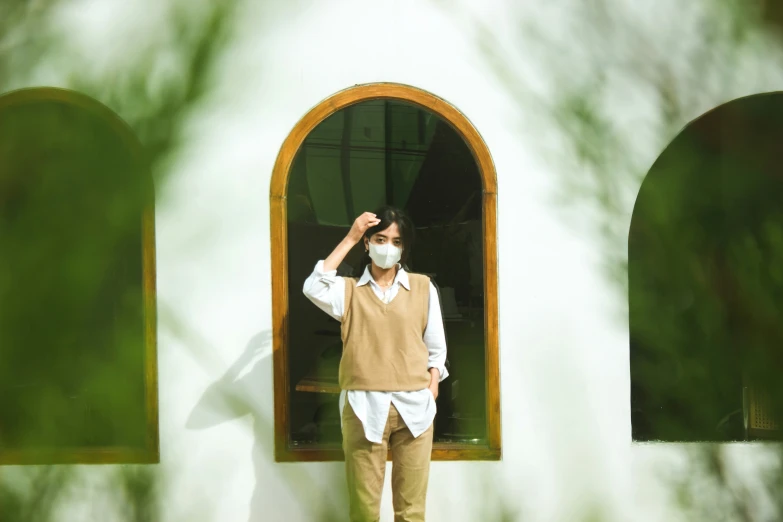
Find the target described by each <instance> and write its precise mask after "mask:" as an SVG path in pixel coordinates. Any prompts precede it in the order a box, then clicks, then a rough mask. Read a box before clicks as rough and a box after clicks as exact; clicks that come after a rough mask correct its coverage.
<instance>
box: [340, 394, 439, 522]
mask: <svg viewBox="0 0 783 522" xmlns="http://www.w3.org/2000/svg"><path fill="white" fill-rule="evenodd" d="M432 434H433V426H432V425H430V427H429V428H427V431H425V432H424V433H422V434H421V435H419V436H418V437H417V438H414V437H413V435H412V434H411V432H410V430H409V429H408V427H407V426H406V425H405V422H404V421H403V420H402V417H401V416H400V414H399V412H398V411H397V408H395V407H394V405H393V404H392V405H391V407H390V408H389V419H388V420H387V421H386V429H385V431H384V433H383V442H382V443H381V444H375V443H373V442H370V441H369V440H367V438H366V437H365V435H364V427H363V426H362V422H361V421H360V420H359V418H358V417H357V416H356V414H355V413H354V412H353V409H352V408H351V404H350V403H349V402H348V401H346V403H345V408H344V409H343V451H344V452H345V471H346V475H347V478H348V494H349V497H350V511H351V522H377V521H378V520H380V511H381V493H382V491H383V480H384V476H385V475H386V459H387V451H388V447H389V446H391V452H392V503H393V505H394V522H423V521H424V508H425V503H426V498H427V483H428V482H429V472H430V458H431V456H432Z"/></svg>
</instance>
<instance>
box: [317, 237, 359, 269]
mask: <svg viewBox="0 0 783 522" xmlns="http://www.w3.org/2000/svg"><path fill="white" fill-rule="evenodd" d="M356 243H358V241H356V240H355V239H354V238H352V237H351V236H345V237H344V238H343V240H342V241H340V243H339V244H338V245H337V246H336V247H335V249H334V250H332V253H331V254H329V257H327V258H326V259H324V271H326V272H329V271H330V270H337V267H338V266H340V263H342V262H343V259H345V256H347V255H348V252H350V251H351V249H352V248H353V247H355V246H356Z"/></svg>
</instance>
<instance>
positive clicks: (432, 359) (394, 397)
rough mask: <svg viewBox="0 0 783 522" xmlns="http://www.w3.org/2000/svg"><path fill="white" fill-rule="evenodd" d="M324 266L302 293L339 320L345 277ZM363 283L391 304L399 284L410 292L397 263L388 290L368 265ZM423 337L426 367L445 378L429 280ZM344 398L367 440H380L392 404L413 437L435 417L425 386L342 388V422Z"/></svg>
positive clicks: (435, 305)
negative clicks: (387, 389) (384, 389)
mask: <svg viewBox="0 0 783 522" xmlns="http://www.w3.org/2000/svg"><path fill="white" fill-rule="evenodd" d="M323 268H324V262H323V261H318V263H317V264H316V265H315V270H314V271H313V273H312V274H311V275H310V277H308V278H307V281H305V284H304V294H305V295H306V296H307V298H308V299H310V300H311V301H312V302H313V303H315V305H316V306H318V308H320V309H321V310H323V311H324V312H326V313H327V314H329V315H330V316H331V317H333V318H335V319H337V320H338V321H340V322H342V318H343V313H344V312H345V279H343V278H342V277H339V276H338V275H337V271H336V270H330V271H329V272H324V269H323ZM366 284H369V285H370V286H371V287H372V289H373V292H374V293H375V295H376V296H377V297H378V299H380V300H382V301H383V302H385V303H390V302H391V301H392V300H393V299H394V298H395V296H396V295H397V292H398V291H399V289H400V286H402V287H403V288H405V289H406V290H408V291H410V283H409V282H408V274H407V272H405V270H404V269H403V268H402V266H400V265H399V264H398V265H397V275H396V276H395V277H394V281H393V282H392V285H391V287H389V289H388V290H386V291H383V290H382V289H381V287H379V286H378V284H377V283H376V282H375V280H374V279H373V278H372V274H371V273H370V268H369V266H368V267H367V268H365V270H364V273H363V274H362V277H361V278H359V280H358V281H357V283H356V286H357V287H358V286H362V285H366ZM423 340H424V344H425V345H426V346H427V350H428V352H429V363H428V368H437V369H438V372H440V380H441V381H442V380H443V379H445V378H446V377H448V371H447V370H446V367H445V364H446V335H445V333H444V331H443V319H442V317H441V311H440V302H439V300H438V292H437V290H436V289H435V286H434V285H433V284H432V283H430V301H429V312H428V317H427V326H426V328H425V330H424V338H423ZM346 398H347V399H348V401H350V404H351V408H353V411H354V413H355V414H356V416H357V417H358V418H359V420H360V421H362V426H364V435H365V436H366V437H367V440H369V441H371V442H375V443H378V444H380V443H381V442H382V440H383V432H384V430H385V429H386V420H387V419H388V417H389V408H390V405H391V404H394V407H395V408H397V411H399V412H400V416H401V417H402V420H403V421H404V422H405V425H406V426H407V427H408V429H409V430H410V431H411V434H412V435H413V436H414V437H418V436H419V435H421V434H422V433H424V432H425V431H426V430H427V428H429V427H430V425H431V424H432V421H433V420H434V419H435V412H436V406H435V398H434V397H433V396H432V393H431V392H430V391H429V389H427V388H424V389H423V390H418V391H403V392H380V391H364V390H349V391H348V392H347V393H346V391H345V390H343V391H342V392H341V393H340V401H339V404H340V419H341V420H340V422H341V423H342V412H343V409H344V408H345V400H346Z"/></svg>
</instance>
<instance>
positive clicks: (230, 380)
mask: <svg viewBox="0 0 783 522" xmlns="http://www.w3.org/2000/svg"><path fill="white" fill-rule="evenodd" d="M271 355H272V332H271V331H269V330H265V331H262V332H260V333H258V334H256V335H255V336H253V337H252V338H251V339H250V341H249V342H248V343H247V346H246V347H245V350H244V352H243V353H242V355H240V357H239V358H238V359H237V360H236V361H235V362H234V363H233V364H232V365H231V366H230V367H229V368H228V370H226V372H225V373H224V374H223V376H222V377H220V379H218V380H217V381H215V382H214V383H212V384H211V385H210V386H209V387H208V388H207V389H206V390H205V391H204V393H203V394H202V396H201V398H200V399H199V401H198V403H197V404H196V406H195V407H194V408H193V411H192V412H191V413H190V416H189V417H188V420H187V423H186V428H187V429H191V430H203V429H208V428H212V427H214V426H217V425H219V424H222V423H224V422H226V421H229V420H233V419H238V418H240V417H244V416H245V415H248V414H249V415H252V417H253V431H254V435H255V442H254V445H253V469H254V472H255V478H256V485H255V488H254V491H253V498H252V499H251V503H250V518H249V522H261V521H266V520H269V514H270V510H274V508H275V506H274V505H269V502H270V500H272V499H270V498H269V496H268V494H267V492H266V491H265V490H264V487H263V483H264V481H263V478H264V477H265V476H266V477H270V476H271V477H273V480H281V481H283V482H284V483H285V485H286V486H288V489H289V490H290V492H291V494H292V496H293V497H294V498H295V499H297V500H298V502H297V504H298V505H299V506H302V507H303V509H304V510H305V511H306V512H309V513H308V516H307V520H313V521H337V520H342V518H343V517H342V515H341V514H342V513H347V512H348V508H347V497H346V498H343V496H342V495H338V496H335V495H333V491H335V488H333V487H330V488H329V491H323V493H324V495H322V496H320V497H321V498H322V497H326V496H328V500H327V501H326V502H324V501H322V500H321V498H319V495H318V492H319V489H320V488H322V486H321V484H340V485H342V484H344V483H345V475H344V472H343V470H342V467H339V468H337V467H334V466H331V465H329V466H324V468H323V469H319V470H318V472H319V473H318V474H319V475H320V476H323V475H324V474H327V475H331V476H330V477H326V480H324V479H323V478H321V479H319V480H318V481H315V480H314V479H313V476H312V475H311V474H310V473H309V472H308V471H307V470H306V469H305V468H304V467H303V466H301V465H297V464H288V463H286V464H283V463H276V462H275V457H274V418H273V417H272V414H271V413H270V412H271V408H269V409H267V408H265V406H264V404H265V401H269V403H270V404H271V403H272V398H271V397H265V394H268V393H269V390H272V389H273V386H272V375H273V373H272V357H271ZM336 490H338V491H342V488H341V487H338V488H337V489H336Z"/></svg>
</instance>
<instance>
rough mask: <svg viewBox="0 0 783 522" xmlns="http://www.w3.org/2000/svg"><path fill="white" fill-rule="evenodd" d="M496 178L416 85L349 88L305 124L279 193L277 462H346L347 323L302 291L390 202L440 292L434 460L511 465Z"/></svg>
mask: <svg viewBox="0 0 783 522" xmlns="http://www.w3.org/2000/svg"><path fill="white" fill-rule="evenodd" d="M495 179H496V178H495V170H494V166H493V164H492V160H491V158H490V155H489V151H488V150H487V147H486V145H485V144H484V142H483V140H482V139H481V137H480V136H479V134H478V132H477V131H476V129H475V128H474V127H473V126H472V125H471V124H470V122H469V121H468V120H467V119H466V118H465V116H463V115H462V114H461V113H460V112H458V111H457V110H456V109H455V108H454V107H452V106H451V105H449V104H448V103H447V102H445V101H443V100H441V99H440V98H437V97H436V96H433V95H432V94H429V93H427V92H424V91H421V90H419V89H415V88H412V87H407V86H404V85H397V84H371V85H362V86H357V87H353V88H350V89H347V90H345V91H342V92H339V93H337V94H335V95H333V96H332V97H330V98H329V99H327V100H325V101H323V102H322V103H320V104H319V105H318V106H316V107H315V108H314V109H312V110H311V111H310V112H309V113H308V114H307V115H306V116H305V117H304V118H303V119H302V120H301V121H300V122H299V123H298V124H297V125H296V126H295V127H294V129H293V131H292V132H291V133H290V134H289V136H288V138H287V139H286V141H285V143H284V144H283V147H282V149H281V150H280V153H279V155H278V158H277V162H276V164H275V167H274V172H273V175H272V182H271V194H270V198H271V202H270V207H271V226H272V230H271V232H272V234H271V237H272V282H273V283H272V284H273V301H272V303H273V315H274V377H275V435H276V443H275V453H276V459H277V460H278V461H302V460H309V461H316V460H319V461H323V460H340V459H342V458H343V455H342V450H341V447H340V440H341V435H340V420H339V414H338V406H337V400H338V395H339V389H338V387H337V382H336V381H337V365H338V363H339V360H340V355H341V349H342V343H341V341H340V329H339V323H338V322H337V321H335V320H333V319H331V318H330V317H329V316H327V315H326V314H324V313H323V312H321V311H320V310H318V309H316V308H315V307H314V306H313V305H312V303H310V302H309V301H307V299H306V298H305V297H304V296H303V295H302V285H303V283H304V280H305V279H306V278H307V276H308V275H309V274H310V273H311V272H312V270H313V267H314V266H315V263H316V261H317V260H318V259H323V258H324V257H326V256H327V255H328V254H329V252H330V251H331V250H332V248H334V247H335V246H336V245H337V243H338V242H339V241H340V240H341V239H342V238H343V237H344V236H345V234H346V233H347V232H348V229H349V228H350V225H351V224H352V223H353V220H354V219H355V218H356V216H358V215H359V214H360V213H361V212H363V211H367V210H373V209H374V208H376V207H378V206H379V205H382V204H393V205H396V206H399V207H402V208H405V209H406V210H407V212H408V213H409V214H410V215H411V217H412V219H413V221H414V224H415V225H416V228H417V240H416V244H415V246H414V247H413V251H412V255H413V258H412V259H411V260H410V262H409V265H410V269H411V270H412V271H414V272H422V273H428V274H432V275H433V277H434V281H435V282H436V283H437V284H438V286H439V287H440V290H441V296H442V301H443V303H442V305H443V309H444V318H445V327H446V333H447V339H448V348H449V364H450V367H449V372H450V377H449V378H448V379H446V380H445V381H443V382H442V383H441V390H440V394H439V397H438V417H437V418H436V425H435V443H434V449H433V459H435V460H470V459H474V460H477V459H485V460H497V459H499V458H500V396H499V382H498V373H499V372H498V335H497V268H496V265H497V254H496V239H495V238H496V236H495V228H496V221H495V220H496V181H495ZM360 257H361V252H360V251H359V249H358V248H357V249H355V251H354V252H352V253H351V254H350V255H349V256H348V257H347V258H346V260H345V264H344V265H343V266H342V267H341V268H340V271H341V272H342V274H349V273H352V272H353V273H356V272H358V270H359V268H360V267H359V260H360ZM340 271H338V273H339V272H340Z"/></svg>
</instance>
